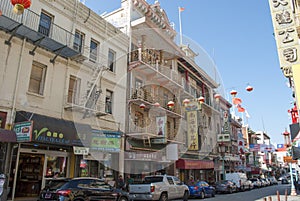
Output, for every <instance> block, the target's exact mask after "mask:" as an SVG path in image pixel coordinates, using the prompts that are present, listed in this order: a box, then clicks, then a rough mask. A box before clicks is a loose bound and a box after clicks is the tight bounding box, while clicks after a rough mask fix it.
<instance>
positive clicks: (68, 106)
mask: <svg viewBox="0 0 300 201" xmlns="http://www.w3.org/2000/svg"><path fill="white" fill-rule="evenodd" d="M64 109H65V110H68V111H73V112H79V113H82V114H83V117H84V118H86V117H91V116H97V117H101V116H106V115H109V114H110V110H109V108H107V105H105V103H104V102H101V101H99V100H98V101H97V102H96V103H93V104H90V103H89V102H87V100H86V99H83V100H81V101H79V100H72V99H70V98H69V97H68V95H66V96H65V104H64Z"/></svg>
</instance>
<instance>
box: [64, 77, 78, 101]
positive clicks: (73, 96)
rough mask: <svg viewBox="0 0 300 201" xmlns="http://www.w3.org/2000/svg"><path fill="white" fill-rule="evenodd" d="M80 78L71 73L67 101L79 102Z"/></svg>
mask: <svg viewBox="0 0 300 201" xmlns="http://www.w3.org/2000/svg"><path fill="white" fill-rule="evenodd" d="M80 82H81V80H80V78H78V77H75V76H73V75H71V76H70V79H69V88H68V99H67V101H68V103H73V104H76V105H78V104H79V91H80Z"/></svg>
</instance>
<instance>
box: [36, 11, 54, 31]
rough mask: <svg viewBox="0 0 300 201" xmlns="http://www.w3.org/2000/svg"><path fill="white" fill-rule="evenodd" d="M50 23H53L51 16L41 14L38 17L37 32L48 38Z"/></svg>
mask: <svg viewBox="0 0 300 201" xmlns="http://www.w3.org/2000/svg"><path fill="white" fill-rule="evenodd" d="M52 21H53V16H51V15H49V14H47V13H45V12H42V13H41V16H40V23H39V29H38V32H40V33H41V34H43V35H45V36H49V35H50V31H51V24H52Z"/></svg>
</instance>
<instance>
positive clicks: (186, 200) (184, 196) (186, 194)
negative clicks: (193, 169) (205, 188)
mask: <svg viewBox="0 0 300 201" xmlns="http://www.w3.org/2000/svg"><path fill="white" fill-rule="evenodd" d="M188 199H189V192H187V191H184V195H183V201H188Z"/></svg>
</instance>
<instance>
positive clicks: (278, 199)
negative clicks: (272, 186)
mask: <svg viewBox="0 0 300 201" xmlns="http://www.w3.org/2000/svg"><path fill="white" fill-rule="evenodd" d="M276 194H277V201H280V194H279V191H277V192H276Z"/></svg>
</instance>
